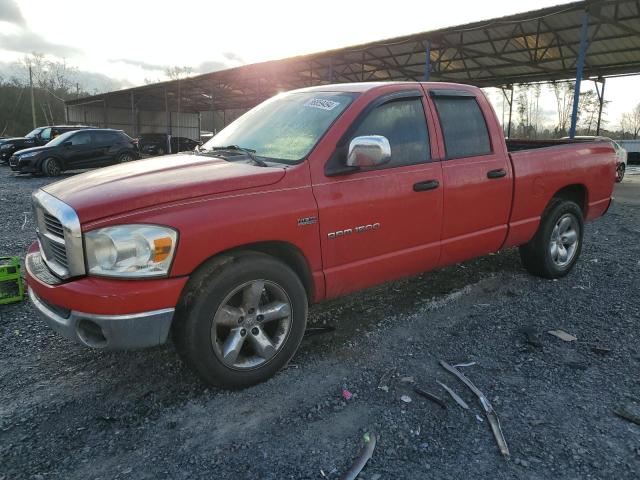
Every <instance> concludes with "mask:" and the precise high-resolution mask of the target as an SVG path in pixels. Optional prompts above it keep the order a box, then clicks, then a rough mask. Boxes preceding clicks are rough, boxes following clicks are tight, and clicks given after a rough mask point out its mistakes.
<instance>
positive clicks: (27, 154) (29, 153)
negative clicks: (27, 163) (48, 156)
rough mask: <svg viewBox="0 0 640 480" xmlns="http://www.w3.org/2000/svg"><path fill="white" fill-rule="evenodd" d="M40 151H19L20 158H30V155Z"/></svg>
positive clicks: (32, 155) (33, 155)
mask: <svg viewBox="0 0 640 480" xmlns="http://www.w3.org/2000/svg"><path fill="white" fill-rule="evenodd" d="M39 153H40V152H28V153H21V154H20V158H21V159H23V158H31V157H35V156H36V155H38V154H39Z"/></svg>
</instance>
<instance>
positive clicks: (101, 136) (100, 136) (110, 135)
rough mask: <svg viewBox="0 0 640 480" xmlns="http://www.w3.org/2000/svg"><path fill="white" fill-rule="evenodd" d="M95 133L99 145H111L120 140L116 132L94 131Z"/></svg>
mask: <svg viewBox="0 0 640 480" xmlns="http://www.w3.org/2000/svg"><path fill="white" fill-rule="evenodd" d="M93 135H94V138H95V142H96V144H98V145H111V144H114V143H118V142H119V141H120V139H119V137H118V134H117V133H115V132H93Z"/></svg>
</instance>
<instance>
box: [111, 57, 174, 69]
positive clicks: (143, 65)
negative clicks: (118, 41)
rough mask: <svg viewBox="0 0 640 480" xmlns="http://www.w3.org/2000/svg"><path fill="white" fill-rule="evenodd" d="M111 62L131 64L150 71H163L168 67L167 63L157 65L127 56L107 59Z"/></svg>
mask: <svg viewBox="0 0 640 480" xmlns="http://www.w3.org/2000/svg"><path fill="white" fill-rule="evenodd" d="M109 61H110V62H113V63H118V62H120V63H126V64H127V65H133V66H134V67H139V68H141V69H143V70H151V71H164V70H166V69H167V68H169V65H159V64H157V63H148V62H145V61H142V60H132V59H129V58H115V59H111V60H109Z"/></svg>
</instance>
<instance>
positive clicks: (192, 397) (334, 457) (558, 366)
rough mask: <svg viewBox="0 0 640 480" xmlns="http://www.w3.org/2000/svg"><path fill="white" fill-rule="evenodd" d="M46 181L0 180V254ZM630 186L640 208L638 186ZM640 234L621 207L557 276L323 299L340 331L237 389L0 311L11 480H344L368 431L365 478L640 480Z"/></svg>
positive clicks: (172, 363) (464, 278) (25, 307)
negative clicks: (493, 415) (474, 389)
mask: <svg viewBox="0 0 640 480" xmlns="http://www.w3.org/2000/svg"><path fill="white" fill-rule="evenodd" d="M46 182H47V180H46V179H40V178H29V177H24V178H23V177H17V178H16V177H13V176H12V175H11V174H10V173H9V172H8V169H7V168H6V167H1V168H0V192H1V194H0V199H1V200H2V202H3V203H4V205H6V206H7V208H5V209H4V213H3V222H4V223H3V227H4V228H3V229H2V233H1V234H0V245H1V249H0V252H1V253H2V254H8V255H23V254H24V251H25V250H26V248H27V246H28V244H29V243H30V242H31V240H32V238H33V236H34V235H33V222H32V220H31V215H30V205H29V192H30V191H32V190H33V189H35V188H37V187H38V186H40V185H43V184H45V183H46ZM618 188H623V189H624V192H625V195H626V196H625V198H632V197H635V198H636V199H637V198H638V196H639V195H640V176H629V177H628V178H627V179H625V181H624V182H623V184H622V185H621V186H620V187H618ZM623 202H624V201H623ZM25 218H26V220H25ZM23 227H24V228H23ZM639 234H640V205H638V204H635V205H634V204H633V203H629V202H624V203H617V204H614V206H613V207H612V208H611V210H610V212H609V213H608V214H607V216H606V217H604V218H602V219H599V220H597V221H595V222H593V223H590V224H588V226H587V228H586V234H585V246H584V250H583V252H582V258H581V260H580V262H579V263H578V265H577V267H576V269H575V270H574V271H573V272H572V273H571V274H570V275H569V276H568V277H566V278H564V279H561V280H558V281H546V280H541V279H538V278H534V277H532V276H530V275H528V274H527V273H525V272H524V271H523V269H522V268H521V265H520V261H519V257H518V254H517V251H516V250H506V251H503V252H500V253H498V254H496V255H490V256H488V257H485V258H481V259H477V260H474V261H471V262H467V263H465V264H463V265H457V266H453V267H450V268H447V269H444V270H441V271H437V272H431V273H427V274H424V275H421V276H418V277H413V278H410V279H406V280H402V281H399V282H394V283H391V284H388V285H385V286H382V287H378V288H374V289H370V290H367V291H365V292H362V293H358V294H354V295H350V296H348V297H345V298H342V299H339V300H336V301H332V302H329V303H326V304H322V305H317V306H314V307H312V309H311V321H312V322H313V323H315V324H317V325H332V326H335V327H336V331H335V332H333V333H329V334H324V335H317V336H313V337H309V338H307V339H305V341H304V342H303V345H302V347H301V350H300V352H299V353H298V355H297V356H296V357H295V358H294V360H293V362H292V364H291V365H290V366H289V367H288V368H287V369H286V370H284V371H282V372H281V373H280V374H278V375H277V376H276V377H275V378H273V379H272V380H270V381H268V382H266V383H264V384H261V385H259V386H256V387H254V388H250V389H247V390H245V391H240V392H226V391H220V390H212V389H207V388H206V387H205V386H204V385H203V384H202V383H200V382H199V381H198V380H197V379H196V378H195V377H194V376H193V375H192V374H191V373H190V372H189V371H188V370H187V369H186V368H185V367H184V366H182V364H181V363H180V362H179V361H178V359H177V357H176V355H175V351H174V348H173V346H172V345H167V346H165V347H161V348H156V349H152V350H146V351H137V352H119V353H113V352H112V353H109V352H100V351H92V350H88V349H86V348H83V347H81V346H78V345H75V344H73V343H71V342H70V341H67V340H65V339H63V338H61V337H59V336H57V335H55V334H54V333H53V332H52V331H50V330H49V329H48V328H47V327H46V326H45V325H43V324H42V322H41V321H39V320H38V318H37V317H36V316H35V314H34V310H33V308H32V307H31V306H30V305H29V304H28V303H23V304H16V305H11V306H0V480H9V479H11V480H13V479H21V478H29V479H57V478H65V479H83V480H84V479H98V478H100V479H111V478H124V479H126V478H135V479H155V478H170V479H187V478H188V479H194V478H195V479H199V478H203V479H204V478H206V479H210V478H216V479H227V478H229V479H265V480H266V479H273V480H275V479H300V478H309V479H321V478H338V477H339V475H340V473H341V472H344V471H345V470H346V469H347V468H348V467H349V465H350V464H351V462H352V461H353V459H354V458H355V456H356V455H357V452H358V451H359V449H360V447H361V445H362V437H363V434H364V433H365V432H375V433H376V434H377V435H378V436H379V441H378V444H377V447H376V449H375V452H374V455H373V458H372V460H371V461H370V462H369V464H368V465H367V467H366V468H365V470H364V471H363V472H362V474H361V475H360V477H359V478H361V479H369V480H374V479H397V478H403V479H405V478H406V479H414V478H415V479H424V478H438V479H459V478H469V477H471V478H490V479H512V478H528V479H549V478H570V479H578V478H579V479H587V478H603V479H604V478H639V477H640V426H638V425H635V424H633V423H630V422H628V421H626V420H623V419H621V418H618V417H617V416H615V415H614V413H613V410H614V409H615V408H618V407H625V408H627V409H628V410H630V411H632V412H636V413H640V383H639V377H638V372H639V371H640V346H639V343H638V334H637V331H638V330H637V329H638V324H639V319H640V306H639V305H640V304H639V303H638V293H640V292H639V289H638V284H639V282H640V260H639V259H640V242H638V240H639V238H640V235H639ZM523 328H529V329H530V330H531V331H533V332H537V333H539V336H538V339H539V341H540V345H539V346H534V345H531V344H529V343H527V342H526V336H525V334H524V333H523V332H522V329H523ZM552 329H562V330H565V331H567V332H569V333H571V334H573V335H575V336H576V337H577V341H574V342H564V341H562V340H560V339H558V338H556V337H554V336H551V335H549V334H548V333H546V332H547V331H548V330H552ZM595 347H597V348H600V349H601V350H597V348H596V350H597V351H598V352H600V353H597V352H596V351H594V348H595ZM603 349H608V350H603ZM439 359H445V360H447V361H449V362H450V363H454V362H470V361H473V362H477V364H476V365H474V366H470V367H467V368H465V369H464V371H465V373H466V374H467V375H468V377H469V378H470V379H471V380H472V381H473V382H474V383H475V384H476V385H477V386H478V387H479V388H480V389H481V390H482V391H483V392H484V393H486V394H487V396H488V397H489V398H490V400H491V402H492V403H493V406H494V407H495V410H496V411H497V413H498V415H499V417H500V420H501V422H502V429H503V432H504V435H505V437H506V440H507V442H508V444H509V448H510V450H511V457H510V458H509V459H505V458H503V457H502V456H501V455H500V454H499V452H498V449H497V447H496V443H495V441H494V439H493V437H492V434H491V431H490V428H489V426H488V424H487V421H486V420H484V421H480V420H479V419H478V418H477V416H476V414H480V415H482V411H481V408H480V406H479V404H478V402H477V400H476V398H475V397H474V396H473V394H471V392H470V391H468V390H467V389H465V387H464V386H463V385H462V384H461V383H460V382H459V381H458V380H457V379H456V378H455V377H453V376H452V375H451V374H449V373H447V372H446V371H444V370H443V369H442V368H441V367H440V366H439V365H438V360H439ZM437 380H439V381H441V382H444V383H446V384H447V385H448V386H450V387H451V388H453V389H454V390H455V391H456V392H457V393H458V394H459V395H460V396H462V397H463V398H464V399H465V400H466V401H467V403H468V404H469V405H470V407H471V409H470V410H469V411H467V410H463V409H462V408H460V407H459V406H457V405H456V404H455V403H454V402H453V401H452V400H451V398H450V397H448V396H447V394H446V393H445V392H444V390H443V389H442V388H441V387H440V386H439V385H438V384H437V383H436V381H437ZM412 382H415V384H416V385H418V386H420V387H422V388H424V389H426V390H429V391H432V392H435V393H437V394H438V395H440V396H442V398H444V399H445V400H446V402H447V405H448V408H447V409H446V410H444V409H441V408H440V407H439V406H437V405H436V404H434V403H432V402H430V401H428V400H425V399H423V398H421V397H419V396H417V395H416V394H414V393H413V391H412ZM343 387H346V388H347V389H348V390H349V391H351V392H352V393H353V398H352V399H351V400H349V401H345V400H344V399H343V398H342V396H341V389H342V388H343ZM403 395H406V396H408V397H410V398H411V400H412V401H411V402H410V403H405V402H404V401H402V400H401V397H402V396H403ZM480 418H483V417H482V416H481V417H480Z"/></svg>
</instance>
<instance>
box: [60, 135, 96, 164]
mask: <svg viewBox="0 0 640 480" xmlns="http://www.w3.org/2000/svg"><path fill="white" fill-rule="evenodd" d="M67 142H71V145H68V146H65V147H64V151H63V155H64V157H65V163H66V169H67V170H73V169H76V168H87V167H92V166H95V159H96V155H97V150H96V148H95V144H94V142H93V138H92V136H91V132H90V131H89V130H80V131H78V132H76V133H74V134H73V135H71V136H70V137H69V138H68V139H67ZM65 143H66V142H65Z"/></svg>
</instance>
